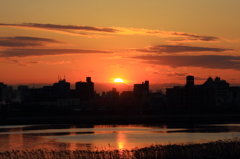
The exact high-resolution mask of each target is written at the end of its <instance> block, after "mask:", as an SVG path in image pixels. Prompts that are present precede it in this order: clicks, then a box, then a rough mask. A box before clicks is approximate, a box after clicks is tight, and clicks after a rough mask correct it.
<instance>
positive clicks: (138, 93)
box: [133, 81, 149, 100]
mask: <svg viewBox="0 0 240 159" xmlns="http://www.w3.org/2000/svg"><path fill="white" fill-rule="evenodd" d="M148 93H149V81H145V82H142V84H134V86H133V95H134V99H135V100H140V99H143V98H144V97H146V96H147V95H148Z"/></svg>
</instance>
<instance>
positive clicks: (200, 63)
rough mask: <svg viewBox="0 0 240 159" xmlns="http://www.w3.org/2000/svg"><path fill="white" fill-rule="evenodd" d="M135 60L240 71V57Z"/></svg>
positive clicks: (172, 57) (145, 57)
mask: <svg viewBox="0 0 240 159" xmlns="http://www.w3.org/2000/svg"><path fill="white" fill-rule="evenodd" d="M132 58H133V59H139V60H142V62H143V63H147V64H152V65H166V66H170V67H173V68H177V67H200V68H211V69H234V70H240V56H227V55H225V56H220V55H199V56H176V55H175V56H157V55H155V56H135V57H132Z"/></svg>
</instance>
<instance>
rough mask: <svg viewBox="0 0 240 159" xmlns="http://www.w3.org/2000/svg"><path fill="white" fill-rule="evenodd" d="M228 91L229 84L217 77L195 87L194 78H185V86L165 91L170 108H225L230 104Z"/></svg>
mask: <svg viewBox="0 0 240 159" xmlns="http://www.w3.org/2000/svg"><path fill="white" fill-rule="evenodd" d="M230 90H231V89H230V86H229V83H228V82H226V81H225V80H221V79H220V78H219V77H216V78H215V79H212V78H211V77H209V78H208V79H207V80H206V81H205V82H204V83H203V84H202V85H195V84H194V76H187V77H186V85H185V86H183V87H182V86H175V87H173V88H167V89H166V95H167V100H168V101H167V103H168V104H169V107H171V108H183V109H186V108H188V109H213V108H225V107H227V106H229V105H230V104H231V99H230V97H231V91H230Z"/></svg>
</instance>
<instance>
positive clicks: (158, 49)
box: [134, 45, 233, 54]
mask: <svg viewBox="0 0 240 159" xmlns="http://www.w3.org/2000/svg"><path fill="white" fill-rule="evenodd" d="M134 50H136V51H140V52H148V53H157V54H161V53H184V52H203V51H204V52H205V51H208V52H223V51H231V50H233V49H224V48H210V47H199V46H183V45H156V46H149V47H146V48H144V49H134Z"/></svg>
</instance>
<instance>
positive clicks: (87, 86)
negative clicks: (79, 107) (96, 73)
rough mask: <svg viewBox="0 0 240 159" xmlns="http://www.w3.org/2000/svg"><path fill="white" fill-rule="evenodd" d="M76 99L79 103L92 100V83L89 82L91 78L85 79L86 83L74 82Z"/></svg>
mask: <svg viewBox="0 0 240 159" xmlns="http://www.w3.org/2000/svg"><path fill="white" fill-rule="evenodd" d="M75 89H76V97H77V98H79V99H80V100H81V101H89V100H91V99H93V98H94V83H93V82H92V81H91V77H87V78H86V82H82V81H80V82H76V83H75Z"/></svg>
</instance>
